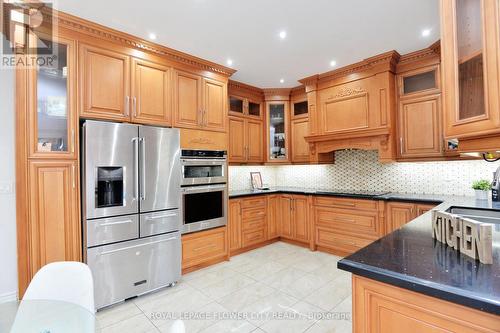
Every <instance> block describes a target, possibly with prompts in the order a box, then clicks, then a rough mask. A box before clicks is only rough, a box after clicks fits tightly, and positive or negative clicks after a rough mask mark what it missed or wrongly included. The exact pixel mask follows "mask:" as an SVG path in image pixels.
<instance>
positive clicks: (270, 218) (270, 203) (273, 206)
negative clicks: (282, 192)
mask: <svg viewBox="0 0 500 333" xmlns="http://www.w3.org/2000/svg"><path fill="white" fill-rule="evenodd" d="M279 199H280V197H279V196H278V195H268V196H267V213H268V215H267V239H274V238H278V237H279V236H280V234H281V232H280V230H281V221H280V216H279Z"/></svg>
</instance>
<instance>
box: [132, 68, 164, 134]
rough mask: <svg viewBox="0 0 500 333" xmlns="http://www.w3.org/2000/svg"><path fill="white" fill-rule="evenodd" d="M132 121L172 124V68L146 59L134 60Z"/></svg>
mask: <svg viewBox="0 0 500 333" xmlns="http://www.w3.org/2000/svg"><path fill="white" fill-rule="evenodd" d="M131 91H132V99H133V100H132V108H133V113H132V121H133V122H135V123H143V124H151V123H153V124H164V125H169V124H171V119H170V118H171V114H172V94H171V91H172V68H171V67H167V66H162V65H159V64H155V63H152V62H149V61H145V60H139V59H133V60H132V90H131Z"/></svg>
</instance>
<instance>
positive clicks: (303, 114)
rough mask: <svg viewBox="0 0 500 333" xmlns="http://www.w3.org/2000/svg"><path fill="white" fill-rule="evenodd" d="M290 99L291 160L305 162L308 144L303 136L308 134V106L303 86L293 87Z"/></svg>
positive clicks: (307, 158)
mask: <svg viewBox="0 0 500 333" xmlns="http://www.w3.org/2000/svg"><path fill="white" fill-rule="evenodd" d="M290 99H291V101H290V106H291V112H290V114H291V116H290V118H291V120H290V136H291V141H290V142H291V147H290V149H291V160H292V163H307V162H309V144H308V143H307V141H306V139H305V137H306V136H308V135H309V106H308V104H307V96H306V94H305V91H304V87H298V88H296V89H293V90H292V94H291V98H290Z"/></svg>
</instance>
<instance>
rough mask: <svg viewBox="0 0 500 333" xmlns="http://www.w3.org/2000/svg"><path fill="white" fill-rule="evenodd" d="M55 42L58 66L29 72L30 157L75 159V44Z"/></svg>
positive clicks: (61, 40)
mask: <svg viewBox="0 0 500 333" xmlns="http://www.w3.org/2000/svg"><path fill="white" fill-rule="evenodd" d="M54 42H55V43H57V50H58V55H57V56H58V62H57V67H56V68H53V67H52V66H47V65H42V66H39V67H38V68H37V69H29V71H28V75H27V86H28V87H29V88H28V89H29V91H30V95H29V96H27V99H26V103H27V105H28V107H29V112H28V113H27V120H28V138H27V140H28V147H27V148H28V155H29V156H28V157H29V158H40V159H55V160H57V159H76V158H77V156H78V112H77V104H76V95H77V94H76V48H75V45H76V43H75V41H73V40H70V39H66V38H61V37H59V38H57V39H55V40H54Z"/></svg>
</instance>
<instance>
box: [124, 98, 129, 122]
mask: <svg viewBox="0 0 500 333" xmlns="http://www.w3.org/2000/svg"><path fill="white" fill-rule="evenodd" d="M129 115H130V96H125V116H126V117H128V116H129Z"/></svg>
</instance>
